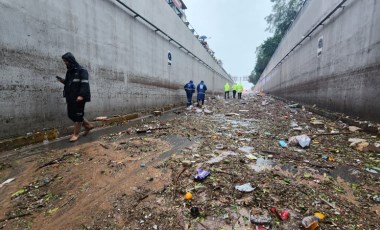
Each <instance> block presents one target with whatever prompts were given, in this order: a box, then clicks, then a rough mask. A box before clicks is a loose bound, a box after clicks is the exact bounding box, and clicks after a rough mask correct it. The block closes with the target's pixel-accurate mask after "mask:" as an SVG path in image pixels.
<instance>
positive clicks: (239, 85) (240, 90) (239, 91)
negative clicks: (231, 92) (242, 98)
mask: <svg viewBox="0 0 380 230" xmlns="http://www.w3.org/2000/svg"><path fill="white" fill-rule="evenodd" d="M237 92H238V93H242V92H243V84H241V83H239V84H238V85H237Z"/></svg>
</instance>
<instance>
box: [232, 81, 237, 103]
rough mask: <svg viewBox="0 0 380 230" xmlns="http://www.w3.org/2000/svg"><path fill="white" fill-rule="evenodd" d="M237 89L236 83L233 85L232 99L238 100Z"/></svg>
mask: <svg viewBox="0 0 380 230" xmlns="http://www.w3.org/2000/svg"><path fill="white" fill-rule="evenodd" d="M236 89H237V84H236V82H234V84H233V85H232V97H233V98H234V99H235V98H236Z"/></svg>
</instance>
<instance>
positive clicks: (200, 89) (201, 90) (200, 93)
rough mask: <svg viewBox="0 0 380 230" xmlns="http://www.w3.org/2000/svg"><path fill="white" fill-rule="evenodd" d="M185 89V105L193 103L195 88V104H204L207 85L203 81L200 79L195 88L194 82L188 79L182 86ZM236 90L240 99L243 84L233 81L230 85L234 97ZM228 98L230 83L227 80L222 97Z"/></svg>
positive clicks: (199, 105)
mask: <svg viewBox="0 0 380 230" xmlns="http://www.w3.org/2000/svg"><path fill="white" fill-rule="evenodd" d="M183 88H184V89H185V91H186V97H187V106H188V107H189V106H190V105H192V104H193V102H192V100H193V93H195V89H196V90H197V106H198V107H201V106H202V105H204V102H205V95H206V90H207V86H206V84H205V83H204V81H201V82H200V83H199V84H198V85H197V88H195V85H194V82H193V81H192V80H190V81H189V82H188V83H186V85H185V86H184V87H183ZM236 92H237V93H238V99H241V94H242V93H243V84H242V83H241V82H240V83H234V84H233V85H232V96H233V98H236ZM227 98H228V99H229V98H230V84H228V82H227V83H226V84H225V85H224V99H227Z"/></svg>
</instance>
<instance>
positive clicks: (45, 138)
mask: <svg viewBox="0 0 380 230" xmlns="http://www.w3.org/2000/svg"><path fill="white" fill-rule="evenodd" d="M42 143H43V144H44V145H47V144H49V138H48V135H47V133H46V131H45V133H44V140H43V142H42Z"/></svg>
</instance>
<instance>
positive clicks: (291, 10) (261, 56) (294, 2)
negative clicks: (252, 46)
mask: <svg viewBox="0 0 380 230" xmlns="http://www.w3.org/2000/svg"><path fill="white" fill-rule="evenodd" d="M270 1H271V2H272V3H274V4H273V7H272V13H271V14H270V15H268V16H267V17H265V20H266V21H267V23H268V28H267V30H268V31H270V32H274V34H273V36H272V37H269V38H267V39H266V40H265V41H264V42H263V43H262V44H261V45H260V46H259V47H257V48H256V65H255V68H254V69H253V70H252V72H251V74H250V75H249V81H250V82H251V83H253V84H256V83H257V81H258V80H259V78H260V76H261V74H262V73H263V72H264V69H265V67H266V66H267V64H268V62H269V61H270V59H271V58H272V55H273V53H274V52H275V51H276V49H277V47H278V44H280V42H281V39H282V38H283V37H284V35H285V34H286V31H287V30H288V28H289V27H290V25H291V24H292V23H293V21H294V19H295V18H296V16H297V14H298V11H299V10H300V9H301V7H302V5H303V4H304V2H305V1H306V0H270Z"/></svg>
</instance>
